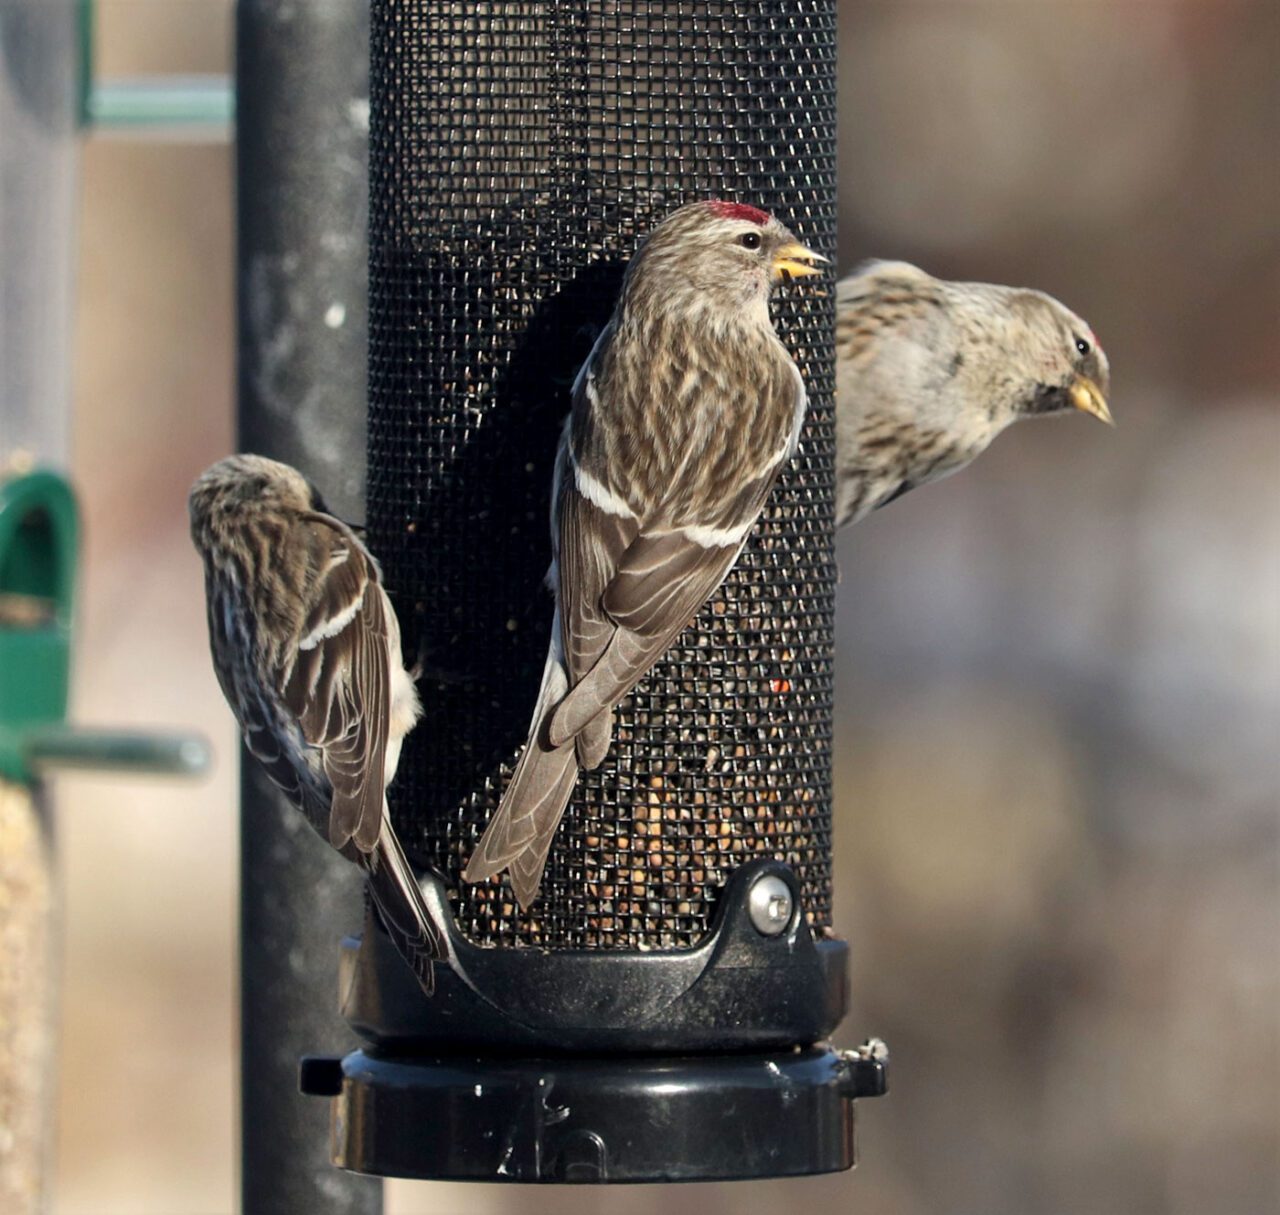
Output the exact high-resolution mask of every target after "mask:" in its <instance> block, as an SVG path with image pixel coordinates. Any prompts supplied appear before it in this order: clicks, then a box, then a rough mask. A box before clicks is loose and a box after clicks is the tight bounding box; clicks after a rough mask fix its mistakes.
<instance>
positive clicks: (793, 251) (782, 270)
mask: <svg viewBox="0 0 1280 1215" xmlns="http://www.w3.org/2000/svg"><path fill="white" fill-rule="evenodd" d="M826 261H827V259H826V258H825V257H823V256H822V254H821V253H815V252H814V251H813V250H812V249H810V248H809V247H808V246H807V245H802V244H801V243H800V242H799V241H798V240H793V241H791V242H790V243H789V244H786V245H783V246H782V248H781V249H779V250H778V251H777V253H775V254H774V255H773V277H774V278H775V279H780V278H807V277H808V276H809V275H810V274H821V273H822V267H823V266H824V265H825V264H826ZM815 263H816V264H815Z"/></svg>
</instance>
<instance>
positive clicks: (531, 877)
mask: <svg viewBox="0 0 1280 1215" xmlns="http://www.w3.org/2000/svg"><path fill="white" fill-rule="evenodd" d="M567 683H568V681H567V679H566V677H565V672H564V667H563V666H562V665H561V662H560V660H559V655H558V654H557V652H556V647H555V645H554V643H553V645H552V648H551V651H550V652H549V653H548V654H547V665H546V667H545V668H544V670H543V673H542V688H541V690H540V691H539V693H538V704H537V707H536V708H535V709H534V711H533V722H532V724H531V725H530V728H529V741H528V742H527V743H526V744H525V749H524V754H523V755H521V757H520V762H519V763H518V764H517V765H516V770H515V773H514V774H513V775H512V777H511V783H510V784H509V785H508V786H507V791H506V793H505V794H504V795H503V798H502V804H501V805H500V806H499V807H498V809H497V810H496V811H495V812H494V815H493V818H491V819H490V820H489V825H488V827H486V828H485V833H484V836H483V837H482V838H481V840H480V843H479V845H478V846H477V848H476V850H475V852H474V853H473V854H472V857H471V860H470V861H469V862H468V863H467V868H466V871H465V872H464V873H463V875H462V876H463V878H464V879H465V880H466V881H468V882H483V881H484V880H486V879H487V878H491V877H493V876H494V875H495V874H498V873H501V872H502V871H503V870H504V869H509V870H510V871H511V888H512V890H514V891H515V895H516V898H517V899H518V900H519V901H520V906H521V907H522V908H523V909H525V910H528V908H529V906H530V904H531V903H532V902H533V900H534V899H535V898H536V897H537V895H538V887H539V885H541V883H542V871H543V869H544V868H545V867H546V863H547V853H548V852H549V851H550V850H551V841H552V839H553V838H554V837H555V833H556V827H558V826H559V825H560V816H561V815H562V814H564V808H565V806H567V805H568V804H569V797H570V795H571V794H572V793H573V786H574V784H575V783H576V782H577V779H578V757H577V754H576V749H575V745H574V740H573V739H570V740H569V741H568V742H567V743H565V744H564V745H563V746H560V747H553V746H551V745H550V744H549V743H548V742H547V723H548V720H549V718H550V716H551V713H552V711H553V710H554V709H555V707H556V705H558V704H559V703H560V701H561V700H562V699H563V698H564V694H565V691H566V690H567Z"/></svg>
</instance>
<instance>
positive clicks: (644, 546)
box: [549, 465, 781, 745]
mask: <svg viewBox="0 0 1280 1215" xmlns="http://www.w3.org/2000/svg"><path fill="white" fill-rule="evenodd" d="M778 467H781V465H779V466H778ZM776 476H777V468H774V469H771V470H770V471H769V472H768V473H766V474H765V475H764V476H762V477H759V478H757V479H756V480H755V481H752V482H751V483H750V484H749V485H747V486H746V487H744V488H743V489H742V490H741V491H740V493H739V495H738V502H737V511H736V512H735V513H734V518H735V519H736V520H737V521H738V522H739V523H740V524H746V523H748V522H754V521H755V519H756V517H757V516H758V515H759V513H760V510H761V508H762V507H763V506H764V502H765V499H766V498H767V497H768V495H769V490H770V489H771V488H772V487H773V482H774V479H775V478H776ZM692 526H693V524H689V525H687V527H692ZM729 526H732V524H730V525H729ZM747 535H750V531H749V530H748V532H747V533H746V535H744V536H743V538H742V540H740V541H736V542H733V543H730V544H727V545H722V546H715V547H712V546H708V545H704V544H699V543H698V542H697V541H696V540H693V539H691V538H690V536H689V534H688V532H687V530H685V529H677V530H672V531H666V532H660V533H654V534H652V535H641V536H639V537H637V539H636V540H635V541H633V542H632V544H631V545H630V547H628V549H627V550H626V552H625V553H624V554H623V555H622V557H621V559H620V560H619V562H618V568H617V571H616V573H615V574H614V576H613V578H612V579H611V580H610V582H609V585H608V586H607V587H606V588H605V591H604V594H603V596H602V598H601V605H602V607H603V608H604V611H605V612H606V613H607V614H608V616H609V618H610V619H611V620H613V622H614V623H615V624H616V625H617V630H616V632H615V633H614V634H613V636H612V637H611V638H610V640H609V644H608V646H607V648H606V649H605V651H604V653H603V654H602V655H601V657H600V658H599V659H598V660H597V662H596V663H595V665H594V666H593V667H592V668H591V670H590V671H589V672H587V673H586V674H585V675H584V676H583V677H582V678H581V679H580V680H578V681H577V683H576V685H575V686H574V687H573V688H572V689H571V690H570V692H569V694H568V695H567V696H566V697H565V698H564V700H563V701H562V702H561V703H560V706H559V708H558V709H557V710H556V711H555V714H554V715H553V717H552V720H551V728H550V731H549V737H550V741H551V743H552V744H553V745H560V744H562V743H563V742H565V741H566V740H568V739H570V738H573V737H574V736H575V735H577V734H578V733H579V732H580V731H581V730H582V729H584V728H585V727H586V726H587V724H588V723H589V722H590V721H591V720H592V719H593V718H594V717H595V716H596V715H597V714H598V713H600V712H601V711H602V710H605V709H609V708H612V707H613V706H614V705H616V704H617V703H618V701H619V700H621V699H622V698H623V697H624V696H625V695H626V694H627V693H628V692H629V691H631V689H632V688H633V687H634V686H635V685H636V683H637V682H639V680H640V679H641V677H642V676H643V675H644V674H645V672H647V671H648V670H649V668H650V667H651V666H653V664H654V663H655V662H657V660H658V659H659V658H660V657H661V655H662V653H663V651H664V650H666V648H667V647H668V646H669V645H670V644H671V642H672V641H674V640H675V637H676V635H677V634H678V633H679V632H680V631H681V629H683V628H684V627H685V625H687V624H688V623H689V621H690V620H692V619H693V617H694V616H695V615H696V614H697V612H698V609H699V608H701V607H702V605H703V604H704V603H705V602H706V601H707V600H708V599H709V598H710V597H711V596H712V595H713V594H714V593H715V591H716V588H717V587H718V586H719V585H720V583H721V582H723V581H724V579H725V575H727V574H728V572H729V570H730V569H731V568H732V567H733V563H734V562H735V561H736V560H737V559H738V554H739V553H740V552H741V551H742V547H743V545H744V544H745V543H746V536H747Z"/></svg>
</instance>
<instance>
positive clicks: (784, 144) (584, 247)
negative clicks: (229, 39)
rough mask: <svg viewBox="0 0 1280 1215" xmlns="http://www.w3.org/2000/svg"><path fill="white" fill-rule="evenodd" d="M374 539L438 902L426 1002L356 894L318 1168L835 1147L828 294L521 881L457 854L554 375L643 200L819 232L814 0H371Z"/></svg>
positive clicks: (533, 682) (533, 634) (846, 1093)
mask: <svg viewBox="0 0 1280 1215" xmlns="http://www.w3.org/2000/svg"><path fill="white" fill-rule="evenodd" d="M371 22H372V29H371V56H372V59H371V62H372V69H371V84H370V94H371V120H370V162H369V164H370V241H369V243H370V248H369V406H368V410H369V413H368V504H367V524H368V535H369V542H370V544H371V546H372V548H373V550H374V551H375V552H376V553H377V554H378V555H379V557H380V559H381V561H382V564H383V568H384V571H385V575H386V581H387V584H388V587H389V589H390V590H391V593H392V597H393V599H394V601H395V604H396V607H397V610H398V612H399V615H400V619H401V621H402V623H403V625H404V633H405V649H406V653H408V654H410V655H412V654H414V653H415V652H416V653H420V654H421V655H422V656H423V660H424V665H425V668H426V672H427V673H426V675H425V676H424V679H423V682H422V685H421V686H422V692H423V699H424V702H425V704H426V709H427V711H426V716H425V719H424V721H423V724H422V725H421V726H420V727H419V729H418V730H417V731H416V732H415V733H414V734H413V735H412V736H411V737H410V739H409V741H408V744H407V745H406V748H405V753H404V757H403V759H402V761H401V764H400V770H399V776H398V778H397V781H396V784H395V785H394V786H393V787H392V813H393V816H394V818H395V820H396V823H397V826H398V828H399V830H400V833H401V837H402V839H403V840H404V843H405V846H406V849H407V850H408V852H409V855H410V857H411V859H412V860H413V861H414V862H415V864H416V865H417V866H419V868H420V869H421V871H422V883H423V888H424V892H425V894H426V896H427V898H428V900H429V901H430V902H432V903H433V905H434V906H435V908H436V909H437V910H438V912H439V913H440V915H441V918H442V919H443V920H445V921H446V922H447V923H448V924H449V925H450V926H451V928H450V954H451V960H450V964H449V965H441V966H440V967H438V979H437V984H438V986H437V991H436V994H435V996H434V997H433V998H431V999H428V998H426V997H425V996H423V995H422V993H421V992H420V991H419V989H418V987H417V984H416V983H415V981H414V979H413V977H412V975H411V974H410V973H409V971H408V969H407V968H406V967H405V966H404V965H403V963H402V962H401V961H400V959H399V957H398V955H397V954H396V952H395V950H394V949H393V947H392V946H391V944H390V942H389V941H388V940H387V938H386V937H385V935H384V934H383V933H382V932H381V930H380V929H379V928H378V927H377V926H376V925H375V924H374V922H373V921H372V920H371V919H369V920H367V921H366V925H365V932H364V935H363V939H362V942H361V943H359V944H357V943H356V942H354V941H349V942H347V944H346V947H345V950H344V961H343V979H342V993H343V1012H344V1015H345V1016H346V1017H347V1020H348V1021H349V1022H350V1024H351V1025H352V1026H353V1027H354V1028H355V1030H356V1031H357V1032H358V1033H359V1035H360V1036H361V1037H362V1038H363V1040H364V1043H365V1045H364V1047H363V1049H361V1050H359V1051H356V1052H354V1053H352V1054H350V1055H348V1056H347V1057H346V1058H345V1059H342V1060H336V1059H324V1058H314V1059H310V1060H307V1061H306V1062H305V1064H304V1067H303V1072H302V1082H303V1087H304V1089H305V1090H306V1091H308V1092H311V1093H314V1094H316V1095H326V1096H329V1097H331V1098H332V1099H333V1103H334V1111H333V1112H334V1117H333V1123H332V1125H333V1131H332V1144H331V1149H332V1154H333V1159H334V1161H335V1163H337V1164H339V1165H341V1166H343V1167H345V1168H348V1169H354V1170H357V1171H360V1172H368V1173H376V1174H383V1175H399V1176H411V1177H432V1178H453V1179H475V1180H515V1181H656V1180H697V1179H712V1178H729V1177H760V1176H781V1175H788V1174H803V1173H815V1172H825V1171H830V1170H835V1169H841V1168H848V1167H849V1166H850V1165H851V1164H852V1163H853V1161H852V1102H853V1099H854V1098H855V1097H857V1096H870V1095H874V1094H876V1093H878V1092H881V1091H883V1088H884V1061H883V1059H882V1058H880V1057H878V1056H877V1055H876V1053H875V1052H873V1051H865V1052H861V1053H853V1054H850V1053H847V1052H846V1053H841V1052H836V1051H833V1050H832V1049H831V1048H830V1047H829V1046H828V1045H826V1044H825V1040H826V1039H827V1037H828V1036H829V1035H830V1033H831V1032H832V1031H833V1030H834V1029H835V1027H836V1025H837V1024H838V1022H839V1021H840V1019H841V1017H842V1015H843V1013H844V1011H845V1007H846V1001H847V980H846V954H847V950H846V946H845V945H844V943H843V942H841V941H838V940H836V939H835V938H834V937H833V935H832V933H831V712H832V657H833V655H832V646H833V630H832V625H833V610H834V591H835V565H834V559H833V552H832V522H833V505H832V504H833V468H832V454H833V446H834V437H833V430H832V391H833V386H834V376H833V366H832V358H833V332H832V331H833V311H832V310H833V306H834V300H833V297H832V294H831V293H830V291H829V290H828V291H822V290H818V291H814V290H805V291H800V290H792V291H783V292H781V293H780V294H779V298H778V299H777V301H776V307H775V317H776V322H777V327H778V330H779V333H780V335H781V336H782V338H783V340H784V342H786V343H787V345H788V347H789V348H790V350H791V351H792V353H793V355H794V357H795V359H796V361H797V363H798V364H799V366H800V368H801V370H802V372H803V374H804V377H805V381H806V383H807V385H808V390H809V402H810V408H809V417H808V421H807V423H806V426H805V430H804V434H803V438H802V445H801V450H800V454H799V455H798V456H797V457H796V459H795V460H794V461H793V462H792V464H791V466H790V467H789V468H788V469H787V470H786V471H785V472H784V473H783V475H782V477H781V479H780V481H779V482H778V484H777V486H776V487H775V489H774V492H773V494H772V497H771V499H770V502H769V504H768V507H767V508H766V511H765V514H764V516H763V517H762V519H761V521H760V523H759V524H758V526H757V528H756V530H755V532H754V534H753V536H752V538H751V540H750V542H749V543H748V545H747V547H746V550H745V551H744V553H743V555H742V557H741V559H740V560H739V562H738V564H737V566H736V567H735V569H734V570H733V572H732V573H731V574H730V576H729V578H728V579H727V581H726V582H725V584H724V585H723V587H722V588H721V589H720V591H719V592H718V593H717V594H716V595H715V596H714V598H713V599H712V601H711V602H710V603H708V604H707V605H706V607H705V608H704V609H703V611H702V612H701V613H700V614H699V615H698V617H697V619H696V621H695V622H694V623H693V624H692V625H691V626H690V627H689V628H688V629H686V630H685V632H684V633H683V634H682V635H681V636H680V638H679V639H678V641H677V644H676V645H675V646H674V647H673V648H672V649H671V650H670V651H669V652H668V653H667V654H666V655H665V656H664V658H663V659H662V660H661V661H660V662H659V663H658V665H657V666H656V667H655V668H654V669H653V671H652V672H651V673H650V674H649V676H648V677H647V678H646V679H644V680H643V681H642V682H641V683H640V684H639V685H638V686H637V687H636V689H635V690H634V692H633V693H632V694H631V695H630V696H629V697H627V699H626V700H624V701H623V702H622V704H621V705H620V707H619V709H618V712H617V719H616V729H615V734H614V742H613V746H612V748H611V750H610V752H609V755H608V757H607V758H606V760H605V762H604V764H603V765H602V766H601V767H600V768H599V769H597V770H596V771H594V772H591V773H584V774H583V775H582V777H581V778H580V780H579V783H578V786H577V789H576V791H575V793H574V796H573V799H572V801H571V803H570V805H569V809H568V811H567V812H566V814H565V816H564V820H563V821H562V823H561V826H560V829H559V832H558V834H557V836H556V840H555V843H554V845H553V848H552V852H551V858H550V861H549V863H548V865H547V869H546V873H545V876H544V879H543V884H542V891H541V894H540V896H539V898H538V900H537V902H536V903H535V904H534V905H533V906H532V907H531V908H530V910H529V911H528V912H524V913H522V912H521V911H520V909H519V907H518V905H517V904H516V900H515V898H514V896H513V894H512V893H511V890H510V887H509V886H508V885H507V884H506V881H505V878H504V879H494V880H492V881H490V882H486V883H482V884H478V885H469V884H467V883H464V882H462V881H461V879H460V876H459V875H460V874H461V871H462V869H463V868H464V866H465V864H466V861H467V859H468V857H469V856H470V854H471V851H472V849H473V848H474V847H475V844H476V842H477V841H478V839H479V837H480V834H481V832H482V831H483V829H484V826H485V823H486V822H487V820H488V818H489V816H490V814H492V813H493V811H494V810H495V809H496V807H497V805H498V801H499V799H500V796H501V793H502V790H503V788H504V784H505V782H506V780H507V779H508V778H509V777H510V774H511V771H512V769H513V767H514V762H515V760H516V758H517V757H518V755H519V751H520V747H521V746H522V744H523V742H524V738H525V732H526V730H527V727H528V720H529V714H530V712H531V710H532V707H533V701H534V698H535V696H536V692H537V687H538V683H539V678H540V674H541V669H542V663H543V659H544V657H545V650H546V638H547V635H548V630H549V628H550V620H551V610H552V602H551V597H550V596H549V595H548V594H547V593H546V592H545V590H544V589H543V588H542V586H541V581H542V578H543V575H544V573H545V571H546V567H547V563H548V560H549V556H550V542H549V537H548V525H547V518H548V499H549V495H550V484H551V471H552V461H553V457H554V452H555V445H556V439H557V436H558V430H559V426H560V423H561V421H562V419H563V417H564V415H565V414H566V412H567V411H568V406H569V386H570V384H571V382H572V380H573V377H574V373H575V372H576V370H577V368H578V366H579V364H580V363H581V361H582V360H583V358H584V357H585V356H586V354H587V352H588V350H589V349H590V346H591V343H592V341H593V340H594V338H595V335H596V333H597V331H598V328H599V326H600V325H602V324H603V323H604V320H605V319H607V317H608V315H609V312H610V310H611V308H612V304H613V300H614V297H615V294H616V292H617V289H618V286H619V284H620V281H621V275H622V270H623V268H624V267H625V264H626V262H627V259H628V258H629V257H630V255H631V253H632V252H633V251H634V248H635V245H636V243H637V240H638V239H639V238H640V237H642V236H643V235H644V234H645V233H646V232H647V231H648V230H649V229H650V228H651V227H652V226H653V225H654V224H656V223H657V222H658V220H660V219H661V218H662V217H663V216H664V215H665V214H667V213H668V212H669V211H671V210H673V209H675V208H676V207H677V206H679V205H681V204H682V203H685V202H688V201H691V200H692V199H695V198H707V197H723V198H730V199H735V200H739V201H744V202H750V203H753V204H755V205H757V206H761V207H765V208H767V209H769V210H772V211H774V212H776V213H777V214H778V215H779V216H780V217H781V218H782V219H783V220H784V222H786V223H787V224H788V225H789V226H791V227H792V228H793V230H794V231H796V232H797V234H798V235H799V236H800V237H801V239H802V240H804V241H806V242H807V243H809V244H810V245H811V246H812V247H814V248H816V249H818V250H820V251H823V252H825V253H827V254H832V253H834V228H835V146H836V143H835V141H836V132H835V56H836V29H835V3H834V0H809V2H805V0H791V2H786V3H784V2H781V0H779V2H773V3H764V2H758V3H729V2H721V0H591V2H587V3H573V4H569V3H557V2H556V0H530V2H524V3H492V4H489V3H470V2H466V3H464V2H461V0H373V3H372V6H371Z"/></svg>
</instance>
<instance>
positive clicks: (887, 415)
mask: <svg viewBox="0 0 1280 1215" xmlns="http://www.w3.org/2000/svg"><path fill="white" fill-rule="evenodd" d="M1109 391H1110V369H1109V367H1108V364H1107V357H1106V355H1105V354H1104V353H1103V350H1102V347H1101V346H1100V345H1099V344H1098V339H1097V338H1096V337H1095V336H1094V334H1093V331H1092V330H1091V329H1090V328H1089V326H1088V325H1087V324H1086V323H1085V322H1084V321H1083V320H1081V319H1080V317H1078V316H1076V314H1075V313H1074V312H1072V311H1071V310H1070V309H1068V308H1066V307H1064V306H1063V305H1062V304H1060V303H1059V302H1058V301H1057V300H1056V299H1054V298H1053V297H1052V296H1050V295H1045V294H1044V293H1043V292H1042V291H1033V290H1030V289H1027V288H1018V287H1001V286H996V285H994V284H990V283H951V282H946V281H944V280H943V279H938V278H934V277H933V276H932V275H930V274H927V273H926V272H925V271H923V270H921V269H919V268H918V267H916V266H912V265H909V264H908V263H906V262H889V261H874V262H868V263H866V264H865V265H863V266H861V267H859V268H858V269H857V270H856V271H854V273H852V274H850V275H849V276H848V277H846V278H844V279H842V280H841V281H840V283H839V284H838V286H837V288H836V523H837V525H838V526H840V527H843V526H845V525H846V524H849V523H856V522H857V521H858V520H859V519H861V518H863V517H864V516H865V515H867V514H868V513H869V512H870V511H872V510H875V509H876V508H877V507H879V506H884V505H885V504H886V503H888V502H892V501H893V500H894V499H896V498H899V497H901V496H902V495H903V494H905V493H907V492H908V491H909V490H912V489H915V488H917V487H918V486H921V485H925V484H927V483H928V482H930V481H936V480H938V479H939V478H940V477H945V476H947V475H948V474H950V473H953V472H956V471H958V470H959V469H961V468H963V467H964V466H965V465H966V464H968V463H969V462H970V461H971V460H973V459H974V458H975V457H976V456H978V455H980V454H981V453H982V452H983V451H984V450H986V448H987V446H988V444H990V442H991V441H992V439H994V438H995V437H996V435H998V434H999V433H1000V432H1001V431H1002V430H1004V429H1005V427H1007V426H1009V425H1010V424H1012V423H1013V422H1016V421H1018V420H1019V419H1022V418H1032V417H1044V416H1046V415H1049V414H1060V413H1069V412H1072V411H1082V412H1084V413H1088V414H1092V415H1093V416H1094V417H1096V418H1099V419H1101V420H1102V421H1104V422H1107V423H1111V421H1112V418H1111V411H1110V409H1109V407H1108V405H1107V394H1108V392H1109Z"/></svg>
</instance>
